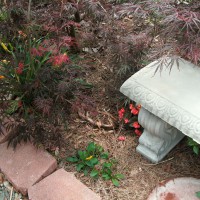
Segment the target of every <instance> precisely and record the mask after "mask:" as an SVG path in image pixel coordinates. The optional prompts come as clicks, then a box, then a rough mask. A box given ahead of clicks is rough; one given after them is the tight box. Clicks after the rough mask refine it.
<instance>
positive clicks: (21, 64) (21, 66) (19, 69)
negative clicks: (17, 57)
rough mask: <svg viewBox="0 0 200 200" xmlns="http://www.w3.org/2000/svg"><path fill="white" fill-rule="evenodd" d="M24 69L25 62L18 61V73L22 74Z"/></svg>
mask: <svg viewBox="0 0 200 200" xmlns="http://www.w3.org/2000/svg"><path fill="white" fill-rule="evenodd" d="M23 69H24V63H23V62H19V63H18V68H17V69H16V73H17V74H22V72H23Z"/></svg>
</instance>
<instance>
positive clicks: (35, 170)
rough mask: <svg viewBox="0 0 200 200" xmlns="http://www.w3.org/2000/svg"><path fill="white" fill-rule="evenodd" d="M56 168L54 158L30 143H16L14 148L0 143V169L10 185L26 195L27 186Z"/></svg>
mask: <svg viewBox="0 0 200 200" xmlns="http://www.w3.org/2000/svg"><path fill="white" fill-rule="evenodd" d="M56 168H57V162H56V159H55V158H54V157H53V156H51V155H50V154H49V153H47V152H46V151H44V150H42V149H36V148H35V147H34V146H33V145H32V144H30V143H27V144H22V145H18V146H17V148H16V149H15V150H13V148H12V147H9V148H7V143H4V144H1V145H0V170H1V171H2V173H3V174H4V175H5V176H6V178H7V179H8V180H9V181H10V182H11V183H12V185H13V186H14V187H15V188H16V189H17V190H18V191H20V192H21V193H22V194H24V195H26V194H27V191H28V188H29V187H31V186H32V185H33V184H35V183H36V182H38V181H40V180H41V179H42V178H43V177H46V176H47V175H49V174H51V173H52V172H53V171H55V169H56Z"/></svg>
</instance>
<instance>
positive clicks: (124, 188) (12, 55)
mask: <svg viewBox="0 0 200 200" xmlns="http://www.w3.org/2000/svg"><path fill="white" fill-rule="evenodd" d="M12 2H13V4H12ZM12 2H11V1H4V2H2V1H0V4H1V6H0V26H1V27H2V29H1V30H0V62H1V63H0V66H1V67H0V85H1V86H3V87H0V91H1V94H0V97H1V100H2V101H1V105H0V115H1V120H2V119H3V117H4V120H2V122H3V123H4V126H7V128H8V129H9V128H12V127H15V129H13V130H15V131H14V132H12V133H11V134H10V135H9V137H6V139H7V140H9V141H10V143H11V144H13V145H14V146H15V145H17V143H18V142H19V141H22V140H28V139H29V138H30V139H31V140H32V139H34V142H35V144H37V146H38V147H40V146H43V147H44V148H45V149H47V150H48V151H50V152H51V153H52V154H53V155H55V157H56V158H57V160H58V162H59V166H60V167H63V168H65V169H66V170H67V171H70V172H73V173H74V174H75V176H76V177H77V178H78V179H80V180H81V181H82V182H84V183H85V184H86V185H88V186H89V187H90V188H92V190H93V191H95V192H97V193H99V194H100V195H101V197H102V199H103V200H114V199H120V200H125V199H126V200H127V199H133V200H144V199H147V196H148V194H149V193H150V191H151V190H152V189H153V188H154V187H155V186H156V185H157V184H158V182H161V181H163V180H165V179H168V178H174V177H177V176H193V177H196V178H200V171H199V167H198V166H199V162H200V161H199V157H198V156H196V155H194V154H192V148H193V149H194V150H195V152H196V153H197V152H198V150H197V149H198V146H197V144H195V143H193V142H190V143H189V145H191V146H192V148H191V147H189V146H188V145H187V141H186V140H184V141H182V142H181V143H180V144H179V145H178V146H177V147H176V148H175V149H174V150H173V151H172V152H171V153H170V154H169V155H168V156H167V157H166V160H164V162H162V163H158V164H156V165H154V164H150V163H149V162H148V161H146V160H145V159H144V158H143V157H142V156H141V155H139V154H138V153H136V151H135V148H136V146H137V145H138V138H139V136H140V135H141V134H142V131H143V129H142V127H141V125H140V124H139V123H138V113H139V109H140V106H139V105H136V104H135V103H134V102H128V101H127V100H125V99H124V97H122V96H121V94H120V93H119V86H121V84H122V82H124V81H125V80H126V78H128V77H130V76H131V75H132V74H133V73H135V72H137V71H138V70H139V69H140V68H141V67H143V66H145V65H146V64H148V63H149V62H151V61H153V60H155V59H157V58H159V57H160V56H162V55H164V58H165V56H166V55H167V56H168V55H173V56H174V55H175V61H176V59H177V57H178V56H182V57H184V58H185V59H187V60H190V61H191V62H193V63H196V64H197V65H199V53H198V52H199V2H198V1H195V0H193V1H189V0H188V1H187V0H183V1H175V0H174V1H173V0H164V1H158V0H156V1H153V0H149V1H146V0H145V1H137V0H132V1H104V0H101V1H93V0H86V1H85V0H84V1H74V0H73V1H48V0H46V1H39V0H37V1H33V2H31V1H29V3H30V2H31V4H28V2H27V1H17V2H16V1H12ZM29 5H31V7H30V9H29V10H30V12H28V8H29ZM28 13H29V17H27V16H28ZM164 58H163V59H162V60H161V61H162V62H163V63H164ZM162 62H161V64H162ZM160 69H162V65H160V68H159V69H158V70H160ZM127 102H128V103H127ZM8 119H10V120H8ZM17 127H18V128H17ZM0 128H1V129H2V132H5V131H4V128H3V127H2V126H0ZM91 141H93V142H92V143H91ZM88 144H89V145H88ZM97 144H98V145H97ZM96 145H97V146H100V147H102V148H103V149H104V150H105V152H109V158H112V159H113V160H117V161H118V163H117V165H116V164H115V163H113V162H112V159H110V160H109V158H107V156H106V154H105V155H104V156H103V157H104V158H101V156H102V155H101V154H102V153H103V152H101V153H97V154H96V153H94V154H93V153H91V152H90V150H89V149H90V148H94V146H95V149H96V147H97V146H96ZM91 146H92V147H91ZM97 149H98V148H97ZM95 151H96V150H95ZM77 152H79V154H80V155H79V154H78V153H77ZM84 152H85V153H84ZM72 155H74V156H72ZM66 157H71V158H70V159H69V160H71V161H73V162H74V164H72V162H69V161H66ZM81 157H82V158H81ZM106 158H107V159H106ZM86 159H87V160H86ZM97 160H98V162H97ZM75 165H77V168H78V171H79V172H77V171H76V167H75ZM84 171H85V173H86V174H87V173H88V175H87V176H85V175H84ZM87 171H88V172H87ZM97 171H98V172H97ZM118 172H119V173H120V174H123V175H124V177H125V178H124V179H122V180H121V179H120V178H121V175H117V173H118ZM97 175H98V176H99V178H98V179H93V178H91V176H92V177H96V176H97ZM116 175H117V176H116ZM104 179H105V180H104ZM112 179H115V180H114V181H112ZM118 179H120V187H115V186H114V184H115V185H118V182H117V181H118ZM147 180H151V181H147ZM113 183H114V184H113ZM194 195H195V194H194Z"/></svg>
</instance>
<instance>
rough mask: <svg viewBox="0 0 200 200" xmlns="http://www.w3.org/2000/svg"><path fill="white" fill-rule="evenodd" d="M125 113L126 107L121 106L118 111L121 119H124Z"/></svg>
mask: <svg viewBox="0 0 200 200" xmlns="http://www.w3.org/2000/svg"><path fill="white" fill-rule="evenodd" d="M124 113H125V109H124V108H121V109H120V110H119V111H118V115H119V119H120V120H122V119H123V117H124Z"/></svg>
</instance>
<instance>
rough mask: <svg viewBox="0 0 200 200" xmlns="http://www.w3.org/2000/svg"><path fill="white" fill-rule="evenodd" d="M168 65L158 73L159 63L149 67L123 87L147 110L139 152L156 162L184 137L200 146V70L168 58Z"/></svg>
mask: <svg viewBox="0 0 200 200" xmlns="http://www.w3.org/2000/svg"><path fill="white" fill-rule="evenodd" d="M165 63H166V67H164V68H163V70H162V72H161V73H159V72H157V73H155V71H156V69H157V67H158V65H159V62H158V61H155V62H153V63H151V64H149V65H147V66H146V67H144V68H143V69H141V70H140V71H139V72H137V73H136V74H134V75H133V76H131V77H130V78H129V79H128V80H127V81H126V82H125V83H124V84H123V85H122V86H121V88H120V91H121V92H122V93H123V94H124V95H126V96H128V97H129V98H130V99H132V100H134V101H136V102H137V103H138V104H141V105H142V107H143V108H144V109H143V110H142V111H141V112H140V114H139V122H140V123H141V124H142V125H143V127H144V134H143V136H141V138H140V140H139V142H140V144H139V146H138V147H137V151H138V152H140V153H142V154H143V155H144V156H146V157H147V158H148V159H150V160H151V161H153V162H159V161H160V160H161V159H163V157H164V156H165V155H166V154H167V153H168V152H169V151H170V150H171V149H172V148H173V147H174V146H175V145H176V144H177V143H178V142H179V141H180V140H181V139H182V138H183V136H184V135H187V136H189V137H191V138H193V139H194V140H195V141H196V142H198V143H200V103H199V99H200V93H199V91H200V68H199V67H197V66H195V65H193V64H192V63H190V62H188V61H186V60H184V59H179V61H178V64H177V62H172V60H171V58H167V59H166V62H165ZM170 63H171V64H172V65H173V66H172V69H171V71H170V67H169V65H168V64H170ZM167 66H168V67H167ZM143 118H145V120H143ZM181 132H182V133H183V134H184V135H183V134H182V133H181ZM149 140H151V141H149ZM152 152H153V153H152Z"/></svg>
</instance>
